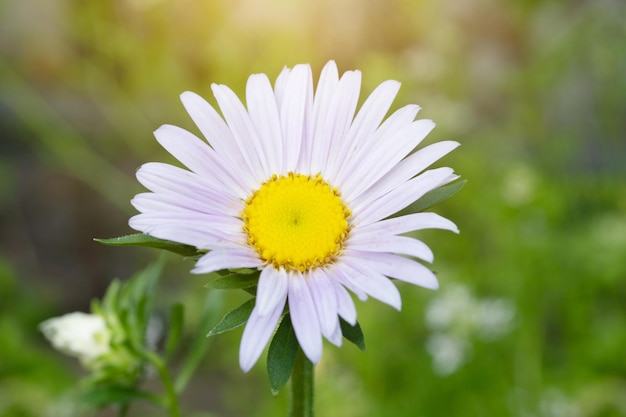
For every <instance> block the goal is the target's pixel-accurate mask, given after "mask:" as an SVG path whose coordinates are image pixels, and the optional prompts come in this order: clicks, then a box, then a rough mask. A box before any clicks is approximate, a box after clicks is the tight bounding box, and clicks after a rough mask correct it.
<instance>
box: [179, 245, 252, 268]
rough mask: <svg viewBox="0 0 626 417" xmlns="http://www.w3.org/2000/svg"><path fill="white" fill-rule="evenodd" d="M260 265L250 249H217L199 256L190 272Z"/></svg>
mask: <svg viewBox="0 0 626 417" xmlns="http://www.w3.org/2000/svg"><path fill="white" fill-rule="evenodd" d="M262 266H263V261H261V260H260V259H259V257H258V255H257V254H256V252H254V251H253V250H252V249H249V248H240V249H218V250H213V251H211V252H209V253H207V254H206V255H204V256H203V257H202V258H200V259H199V260H198V262H196V266H195V268H194V269H193V270H192V271H191V272H192V273H194V274H207V273H209V272H215V271H221V270H223V269H238V268H260V267H262Z"/></svg>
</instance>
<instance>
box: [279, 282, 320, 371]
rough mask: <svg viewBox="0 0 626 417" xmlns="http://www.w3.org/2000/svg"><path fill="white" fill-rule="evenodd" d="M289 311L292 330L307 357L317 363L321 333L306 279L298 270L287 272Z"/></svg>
mask: <svg viewBox="0 0 626 417" xmlns="http://www.w3.org/2000/svg"><path fill="white" fill-rule="evenodd" d="M289 274H290V276H289V296H288V297H287V298H288V301H289V313H290V316H291V323H292V324H293V330H294V332H295V334H296V338H297V339H298V343H299V344H300V347H301V348H302V350H303V351H304V354H305V355H306V357H307V358H309V360H310V361H311V362H313V363H318V362H319V360H320V359H321V357H322V334H321V331H320V325H319V319H318V318H317V313H316V311H315V303H314V301H313V297H312V296H311V292H310V290H309V287H308V285H307V282H306V280H305V279H304V278H303V276H302V274H300V273H299V272H289Z"/></svg>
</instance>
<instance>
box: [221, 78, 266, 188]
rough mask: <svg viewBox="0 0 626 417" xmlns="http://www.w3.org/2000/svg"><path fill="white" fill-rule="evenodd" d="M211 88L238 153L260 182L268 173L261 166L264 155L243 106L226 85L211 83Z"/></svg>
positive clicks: (259, 182)
mask: <svg viewBox="0 0 626 417" xmlns="http://www.w3.org/2000/svg"><path fill="white" fill-rule="evenodd" d="M211 89H212V90H213V95H214V96H215V99H216V100H217V103H218V104H219V106H220V109H221V110H222V114H223V115H224V119H225V120H226V123H227V124H228V127H229V129H230V131H231V133H232V137H233V139H234V141H235V143H236V144H237V148H238V152H239V154H240V155H241V156H242V157H243V159H244V161H245V163H246V165H247V166H248V167H250V169H251V171H252V173H253V175H254V178H255V179H256V180H257V183H258V184H261V183H262V182H263V181H265V180H266V179H267V178H268V177H269V173H268V172H267V168H266V167H264V166H263V163H264V162H265V157H264V155H261V154H260V153H261V152H263V149H262V148H261V144H260V141H259V138H258V137H257V135H256V132H255V131H254V128H253V127H252V122H251V121H250V117H249V116H248V113H247V112H246V109H245V107H244V106H243V104H242V103H241V101H240V100H239V98H238V97H237V95H236V94H235V93H234V92H233V90H231V89H230V88H228V87H227V86H225V85H219V84H213V85H211Z"/></svg>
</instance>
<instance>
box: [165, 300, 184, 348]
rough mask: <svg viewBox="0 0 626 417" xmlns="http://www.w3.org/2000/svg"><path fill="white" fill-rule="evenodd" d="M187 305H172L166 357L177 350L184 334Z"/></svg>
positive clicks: (166, 342) (166, 341)
mask: <svg viewBox="0 0 626 417" xmlns="http://www.w3.org/2000/svg"><path fill="white" fill-rule="evenodd" d="M184 321H185V307H184V306H183V305H182V304H181V303H176V304H174V305H172V307H171V309H170V326H169V331H168V332H167V339H166V340H165V357H166V358H169V357H171V356H172V354H173V353H174V352H175V351H176V348H177V347H178V344H179V343H180V339H181V337H182V335H183V323H184Z"/></svg>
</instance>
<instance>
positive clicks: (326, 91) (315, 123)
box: [299, 61, 339, 173]
mask: <svg viewBox="0 0 626 417" xmlns="http://www.w3.org/2000/svg"><path fill="white" fill-rule="evenodd" d="M338 84H339V74H338V71H337V65H336V64H335V62H334V61H329V62H328V63H327V64H326V65H325V66H324V68H323V69H322V73H321V75H320V79H319V82H318V84H317V89H316V90H315V96H314V100H313V109H312V110H311V121H310V124H309V126H308V128H309V130H308V132H307V136H306V138H305V142H303V143H302V146H303V148H304V149H303V151H302V152H301V155H300V156H301V160H300V161H299V169H300V170H301V172H304V173H317V172H320V170H321V169H322V167H323V166H324V165H323V163H322V161H324V162H325V161H326V158H328V149H329V147H330V140H331V138H330V137H328V136H326V135H324V134H322V133H323V132H324V129H325V123H326V119H327V117H328V110H329V108H330V102H331V100H332V98H333V95H334V94H335V91H336V90H337V85H338Z"/></svg>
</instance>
